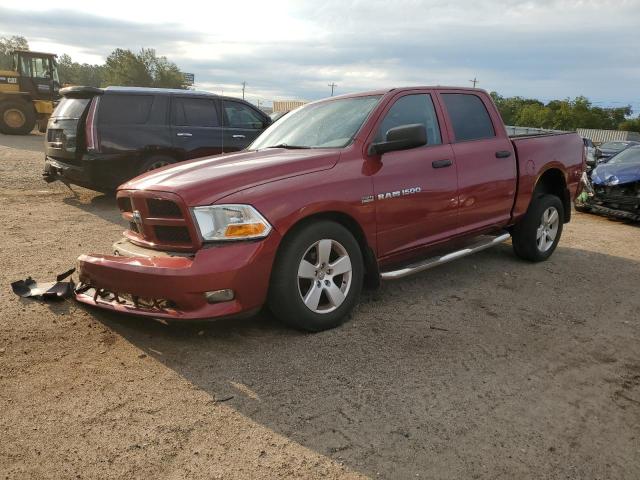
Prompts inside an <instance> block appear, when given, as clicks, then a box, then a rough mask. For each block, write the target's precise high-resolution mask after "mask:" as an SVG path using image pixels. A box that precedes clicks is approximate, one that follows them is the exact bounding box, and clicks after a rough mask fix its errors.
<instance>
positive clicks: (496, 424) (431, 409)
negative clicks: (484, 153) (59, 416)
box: [91, 245, 640, 478]
mask: <svg viewBox="0 0 640 480" xmlns="http://www.w3.org/2000/svg"><path fill="white" fill-rule="evenodd" d="M638 268H639V265H638V263H637V262H633V261H629V260H625V259H622V258H618V257H612V256H607V255H602V254H599V253H593V252H587V251H581V250H576V249H569V248H559V249H558V251H557V252H556V253H555V255H554V256H553V257H552V259H551V260H550V261H548V262H546V263H541V264H529V263H524V262H521V261H519V260H517V259H516V258H515V257H514V256H513V255H512V253H511V248H510V246H508V245H502V246H499V247H496V248H495V249H493V250H489V251H486V252H483V253H480V254H477V255H476V256H474V257H469V258H466V259H463V260H460V261H458V262H457V263H452V264H449V265H445V266H442V267H440V268H438V269H434V270H431V271H428V272H424V273H422V274H419V275H417V276H415V277H412V278H408V279H405V280H401V281H397V282H395V283H387V284H385V285H384V286H383V288H382V289H381V290H379V291H375V292H366V293H365V294H364V298H363V299H362V301H361V304H360V306H359V307H358V308H357V310H356V312H355V313H354V316H353V318H352V320H351V321H350V322H349V323H347V324H345V325H344V326H343V327H341V328H338V329H335V330H332V331H329V332H324V333H320V334H315V335H310V334H303V333H299V332H295V331H292V330H289V329H287V328H284V327H282V326H281V325H280V324H279V323H277V322H276V321H275V320H274V319H273V318H271V316H270V315H269V314H266V313H262V314H260V315H258V316H256V317H253V318H250V319H245V320H225V321H219V322H211V323H197V324H184V325H179V326H172V327H168V326H166V325H163V324H160V323H157V322H154V321H149V320H141V319H136V318H133V317H129V318H127V317H120V316H117V315H113V314H109V313H105V312H103V311H99V310H91V312H92V314H93V315H94V316H95V317H96V318H97V319H99V320H100V321H101V322H103V323H104V324H105V325H106V326H108V327H109V328H111V329H112V330H114V331H116V332H118V333H119V334H120V335H122V336H123V337H125V338H126V339H127V340H128V341H130V342H131V343H132V344H134V345H136V346H137V347H139V348H141V349H143V350H144V351H146V352H147V354H148V355H149V356H151V357H153V358H155V359H156V360H157V361H159V362H162V363H163V364H164V365H165V366H166V367H168V368H170V369H172V370H174V371H175V372H177V373H178V374H179V375H181V376H182V377H183V378H185V379H186V380H188V381H189V382H191V383H192V384H193V385H196V386H197V387H198V388H200V389H202V390H204V391H206V392H208V393H209V394H210V395H211V396H212V397H213V398H217V399H223V400H224V399H228V400H227V401H226V403H225V404H226V405H229V406H231V407H233V408H235V409H237V411H239V412H241V413H242V414H243V415H245V416H247V417H249V418H251V419H252V420H254V421H256V422H258V423H260V424H262V425H264V426H266V427H268V428H269V429H271V430H273V431H275V432H278V433H279V434H282V435H284V436H286V437H288V438H289V439H291V440H293V441H295V442H297V443H299V444H302V445H303V446H305V447H307V448H310V449H313V450H315V451H317V452H319V453H320V454H322V455H327V456H329V457H331V458H333V459H334V460H335V461H339V462H344V463H345V465H347V466H349V467H350V468H352V469H354V470H357V471H359V472H362V473H364V474H367V475H370V476H373V477H375V476H376V475H377V474H380V475H381V476H382V477H384V478H409V477H411V478H416V476H417V475H419V476H420V478H423V477H424V476H430V475H431V476H436V477H438V478H442V477H447V478H472V477H473V476H474V475H479V476H485V475H487V474H491V476H492V478H524V477H525V476H527V475H530V474H531V473H532V472H537V473H536V474H537V475H538V474H539V476H540V477H545V476H558V477H559V476H564V475H565V474H566V475H568V476H569V477H571V478H574V476H575V478H585V477H591V478H593V477H594V476H604V477H609V478H611V477H616V476H619V475H620V474H622V476H625V475H624V474H625V473H629V472H631V471H636V470H634V469H638V465H637V463H638V460H637V452H635V449H634V448H632V444H633V442H629V441H628V438H629V435H630V434H633V433H638V432H637V430H638V427H637V425H638V421H639V420H640V413H639V412H640V410H639V409H638V407H637V406H634V405H633V404H632V403H629V404H624V405H623V404H620V403H616V401H614V400H613V398H614V396H615V395H614V392H615V390H616V389H620V388H623V387H622V386H621V385H622V384H623V381H622V380H620V379H621V378H623V377H624V375H625V374H626V373H628V372H627V370H629V369H633V368H640V366H639V365H638V357H637V354H638V349H637V345H638V339H639V338H638V330H637V328H635V327H636V326H635V322H637V318H638V314H639V313H640V302H639V301H638V296H637V285H638V284H637V282H635V283H633V282H630V281H629V280H630V279H632V278H635V279H636V280H637V279H638ZM576 272H579V273H576ZM603 284H606V286H607V288H606V291H603V290H602V286H603ZM570 305H573V306H574V307H571V306H570ZM575 305H580V307H579V308H575ZM633 319H635V320H633ZM630 321H631V324H630V323H629V322H630ZM634 358H635V363H634V360H633V359H634ZM638 388H639V389H640V387H638ZM637 393H640V390H639V392H637ZM634 395H635V393H634ZM229 397H232V398H229ZM639 398H640V396H639ZM594 412H597V415H598V418H602V419H604V418H606V419H607V420H606V422H605V421H602V422H598V421H590V420H589V419H590V418H593V417H592V415H594V414H595V413H594ZM634 425H635V426H634ZM636 445H637V444H636ZM603 446H606V447H603ZM634 458H635V460H633V459H634ZM605 465H606V466H605Z"/></svg>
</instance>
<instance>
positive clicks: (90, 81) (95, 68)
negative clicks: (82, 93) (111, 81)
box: [58, 53, 104, 87]
mask: <svg viewBox="0 0 640 480" xmlns="http://www.w3.org/2000/svg"><path fill="white" fill-rule="evenodd" d="M103 70H104V67H103V66H102V65H90V64H88V63H82V64H80V63H77V62H74V61H73V60H72V59H71V57H70V56H69V55H67V54H66V53H65V54H63V55H61V56H60V58H58V75H59V76H60V83H61V84H62V85H87V86H90V87H99V86H101V85H102V82H103V77H104V71H103Z"/></svg>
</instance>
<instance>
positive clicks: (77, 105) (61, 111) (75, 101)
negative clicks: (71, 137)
mask: <svg viewBox="0 0 640 480" xmlns="http://www.w3.org/2000/svg"><path fill="white" fill-rule="evenodd" d="M90 100H91V99H90V98H63V99H62V100H60V103H59V104H58V106H57V107H56V109H55V110H54V111H53V113H52V114H51V116H52V117H54V118H80V117H81V116H82V114H83V113H84V109H85V108H86V106H87V105H88V104H89V101H90Z"/></svg>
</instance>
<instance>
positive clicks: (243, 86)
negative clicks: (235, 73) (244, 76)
mask: <svg viewBox="0 0 640 480" xmlns="http://www.w3.org/2000/svg"><path fill="white" fill-rule="evenodd" d="M246 86H247V82H242V99H243V100H244V89H245V87H246Z"/></svg>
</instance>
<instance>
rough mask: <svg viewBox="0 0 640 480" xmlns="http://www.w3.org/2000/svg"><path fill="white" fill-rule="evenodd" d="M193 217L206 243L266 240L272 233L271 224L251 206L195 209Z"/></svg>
mask: <svg viewBox="0 0 640 480" xmlns="http://www.w3.org/2000/svg"><path fill="white" fill-rule="evenodd" d="M193 215H194V217H195V219H196V223H197V224H198V229H199V230H200V234H201V235H202V238H203V239H204V240H205V241H218V240H247V239H252V238H264V237H266V236H267V235H269V232H270V231H271V225H269V222H267V221H266V220H265V219H264V217H263V216H262V215H260V213H259V212H258V211H257V210H256V209H255V208H253V207H252V206H251V205H210V206H206V207H195V208H194V209H193Z"/></svg>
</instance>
